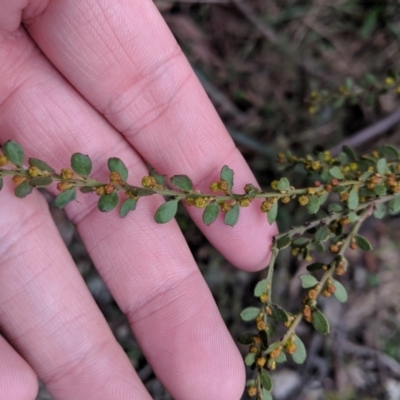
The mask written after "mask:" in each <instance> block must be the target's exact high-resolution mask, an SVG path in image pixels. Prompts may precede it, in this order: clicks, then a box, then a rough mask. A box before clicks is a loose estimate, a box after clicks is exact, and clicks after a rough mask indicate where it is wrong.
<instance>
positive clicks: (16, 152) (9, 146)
mask: <svg viewBox="0 0 400 400" xmlns="http://www.w3.org/2000/svg"><path fill="white" fill-rule="evenodd" d="M3 152H4V155H5V156H6V157H7V158H8V159H9V160H10V161H11V162H12V163H13V164H15V165H17V166H18V167H22V164H23V162H24V150H23V149H22V147H21V146H20V145H19V144H18V143H16V142H13V141H12V140H9V141H8V142H5V143H4V144H3Z"/></svg>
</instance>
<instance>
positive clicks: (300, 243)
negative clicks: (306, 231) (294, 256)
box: [292, 237, 310, 247]
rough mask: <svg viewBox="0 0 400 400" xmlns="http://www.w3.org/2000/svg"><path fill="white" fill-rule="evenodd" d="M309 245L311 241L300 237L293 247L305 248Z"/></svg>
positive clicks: (294, 241)
mask: <svg viewBox="0 0 400 400" xmlns="http://www.w3.org/2000/svg"><path fill="white" fill-rule="evenodd" d="M308 243H310V239H308V238H305V237H298V238H296V239H294V240H293V242H292V246H293V247H303V246H305V245H307V244H308Z"/></svg>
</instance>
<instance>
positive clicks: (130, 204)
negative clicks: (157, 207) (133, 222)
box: [119, 197, 138, 218]
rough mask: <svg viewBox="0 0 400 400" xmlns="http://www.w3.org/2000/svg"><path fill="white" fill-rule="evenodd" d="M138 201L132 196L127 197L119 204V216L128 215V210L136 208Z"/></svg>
mask: <svg viewBox="0 0 400 400" xmlns="http://www.w3.org/2000/svg"><path fill="white" fill-rule="evenodd" d="M137 202H138V199H132V198H130V197H129V198H127V199H126V200H125V201H124V202H123V203H122V206H121V209H120V210H119V216H120V217H121V218H124V217H126V216H127V215H128V213H129V211H133V210H134V209H135V208H136V204H137Z"/></svg>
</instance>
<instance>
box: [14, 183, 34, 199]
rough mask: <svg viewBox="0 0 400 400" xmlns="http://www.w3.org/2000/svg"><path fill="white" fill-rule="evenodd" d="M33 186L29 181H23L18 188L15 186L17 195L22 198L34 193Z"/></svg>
mask: <svg viewBox="0 0 400 400" xmlns="http://www.w3.org/2000/svg"><path fill="white" fill-rule="evenodd" d="M32 190H33V187H32V186H31V185H30V184H29V183H28V182H27V181H25V182H22V183H20V184H19V185H18V186H17V187H16V188H15V191H14V193H15V195H16V196H17V197H19V198H20V199H22V198H24V197H26V196H28V195H29V194H31V193H32Z"/></svg>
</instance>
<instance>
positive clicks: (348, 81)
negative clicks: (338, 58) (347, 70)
mask: <svg viewBox="0 0 400 400" xmlns="http://www.w3.org/2000/svg"><path fill="white" fill-rule="evenodd" d="M344 86H345V88H346V89H347V90H351V88H352V87H353V86H354V82H353V79H352V78H350V77H348V78H346V79H345V81H344Z"/></svg>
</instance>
